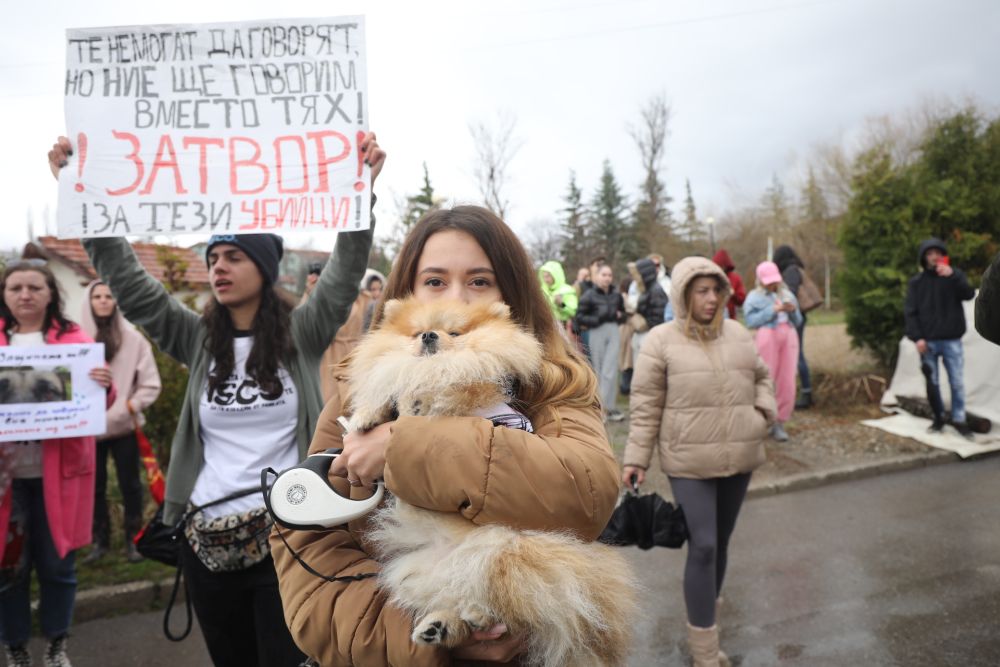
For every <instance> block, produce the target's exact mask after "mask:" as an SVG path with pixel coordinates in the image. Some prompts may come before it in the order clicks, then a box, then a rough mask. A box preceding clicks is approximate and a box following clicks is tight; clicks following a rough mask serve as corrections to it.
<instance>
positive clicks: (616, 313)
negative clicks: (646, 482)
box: [576, 264, 625, 421]
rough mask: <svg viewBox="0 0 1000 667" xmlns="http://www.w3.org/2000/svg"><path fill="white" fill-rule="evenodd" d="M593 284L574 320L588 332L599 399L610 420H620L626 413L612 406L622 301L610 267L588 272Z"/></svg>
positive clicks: (584, 296) (623, 304) (622, 307)
mask: <svg viewBox="0 0 1000 667" xmlns="http://www.w3.org/2000/svg"><path fill="white" fill-rule="evenodd" d="M591 278H593V280H594V287H592V288H591V289H589V290H587V291H586V292H584V294H583V296H582V297H580V305H579V306H578V307H577V309H576V321H577V322H578V323H579V324H580V327H581V328H583V329H584V330H585V331H587V333H588V337H589V341H590V360H591V364H592V365H593V367H594V371H595V372H596V373H597V383H598V385H599V387H600V393H601V401H602V403H603V404H604V411H605V416H606V418H607V419H608V420H609V421H621V420H622V419H624V418H625V416H624V415H623V414H622V413H621V411H619V410H618V409H617V408H615V399H616V398H617V397H618V347H619V343H620V337H619V333H618V325H619V324H621V323H622V322H624V321H625V302H624V300H623V299H622V295H621V292H619V291H618V290H617V289H615V285H614V282H613V280H614V276H613V274H612V271H611V267H610V266H608V265H607V264H605V265H604V266H602V267H600V269H598V270H597V271H596V275H594V273H592V274H591Z"/></svg>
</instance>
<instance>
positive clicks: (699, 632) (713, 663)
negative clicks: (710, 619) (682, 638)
mask: <svg viewBox="0 0 1000 667" xmlns="http://www.w3.org/2000/svg"><path fill="white" fill-rule="evenodd" d="M688 649H689V650H690V651H691V665H692V667H721V665H722V663H721V662H719V628H718V626H715V625H713V626H712V627H710V628H696V627H695V626H693V625H691V624H690V623H688Z"/></svg>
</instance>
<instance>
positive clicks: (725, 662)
mask: <svg viewBox="0 0 1000 667" xmlns="http://www.w3.org/2000/svg"><path fill="white" fill-rule="evenodd" d="M720 618H722V598H721V597H719V598H715V627H716V628H718V629H719V636H720V637H721V636H722V623H720V622H719V619H720ZM719 667H732V663H730V662H729V656H727V655H726V654H725V653H723V652H722V649H721V648H720V649H719Z"/></svg>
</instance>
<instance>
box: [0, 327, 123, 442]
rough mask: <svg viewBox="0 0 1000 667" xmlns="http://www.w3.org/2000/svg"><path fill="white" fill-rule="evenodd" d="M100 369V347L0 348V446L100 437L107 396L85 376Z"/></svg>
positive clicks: (101, 361)
mask: <svg viewBox="0 0 1000 667" xmlns="http://www.w3.org/2000/svg"><path fill="white" fill-rule="evenodd" d="M103 366H104V344H103V343H91V344H87V345H31V346H27V345H25V346H20V345H18V346H5V347H0V442H14V441H19V440H46V439H49V438H68V437H74V436H81V435H101V434H103V433H104V432H105V430H107V427H106V422H105V410H106V409H107V398H106V397H107V394H106V392H105V389H104V387H102V386H101V385H99V384H97V383H96V382H94V381H93V380H91V379H90V377H88V375H87V374H88V373H89V372H90V369H92V368H97V367H103Z"/></svg>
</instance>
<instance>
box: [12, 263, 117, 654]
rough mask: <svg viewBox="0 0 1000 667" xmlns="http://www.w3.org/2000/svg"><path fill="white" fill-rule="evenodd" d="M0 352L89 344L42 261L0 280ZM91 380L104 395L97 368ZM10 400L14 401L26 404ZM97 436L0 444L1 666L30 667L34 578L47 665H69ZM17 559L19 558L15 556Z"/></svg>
mask: <svg viewBox="0 0 1000 667" xmlns="http://www.w3.org/2000/svg"><path fill="white" fill-rule="evenodd" d="M0 291H2V292H3V302H2V303H0V346H7V345H32V346H34V345H60V344H62V345H68V344H73V343H93V342H94V340H93V339H92V338H91V337H90V336H88V335H87V334H86V333H85V332H84V331H83V330H82V329H81V328H80V327H79V326H77V325H76V324H74V323H73V322H71V321H70V320H68V319H66V316H65V315H64V314H63V312H62V299H61V297H60V294H59V285H58V283H57V282H56V278H55V276H54V275H53V274H52V271H51V270H50V269H49V268H48V267H46V266H45V264H44V262H42V261H40V260H21V261H19V262H14V263H11V264H9V265H8V266H7V268H6V269H5V270H4V272H3V278H2V279H0ZM89 375H90V378H91V379H93V380H94V381H95V382H97V383H98V384H99V385H101V386H102V387H105V388H106V389H109V391H108V404H109V406H110V405H111V403H112V402H113V401H114V394H115V392H114V391H111V387H112V381H111V372H110V371H109V370H108V369H107V368H105V367H104V366H103V365H101V366H100V367H96V368H94V369H92V370H91V371H90V374H89ZM21 399H22V397H15V398H14V400H13V401H6V402H17V403H19V402H29V401H23V400H21ZM93 507H94V437H93V436H83V437H76V438H53V439H49V440H33V441H27V442H3V443H0V560H2V562H3V568H4V569H3V580H2V581H0V588H2V592H0V642H3V645H4V650H5V652H6V657H7V665H9V666H11V667H30V665H31V664H32V661H31V654H30V653H29V652H28V639H29V638H30V636H31V577H30V571H31V570H32V569H33V570H35V572H37V574H38V592H39V609H38V611H39V624H40V626H41V630H42V634H43V635H44V636H45V638H46V639H47V640H48V645H47V646H46V649H45V665H46V666H48V665H52V666H53V667H59V666H62V665H69V664H70V663H69V658H67V657H66V638H67V636H68V633H69V626H70V620H71V618H72V615H73V602H74V600H75V599H76V567H75V564H74V553H75V550H76V549H79V548H80V547H82V546H85V545H87V544H89V543H90V539H91V522H92V520H93ZM14 550H18V551H20V554H17V553H15V552H14Z"/></svg>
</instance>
